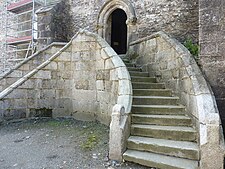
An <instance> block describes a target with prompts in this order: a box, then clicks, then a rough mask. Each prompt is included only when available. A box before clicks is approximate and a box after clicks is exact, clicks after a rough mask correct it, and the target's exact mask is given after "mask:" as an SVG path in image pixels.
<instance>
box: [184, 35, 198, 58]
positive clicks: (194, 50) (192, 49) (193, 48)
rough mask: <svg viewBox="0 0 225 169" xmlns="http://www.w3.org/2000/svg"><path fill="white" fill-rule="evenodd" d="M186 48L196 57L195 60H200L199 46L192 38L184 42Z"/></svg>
mask: <svg viewBox="0 0 225 169" xmlns="http://www.w3.org/2000/svg"><path fill="white" fill-rule="evenodd" d="M184 46H185V47H186V48H187V49H188V50H189V51H190V53H191V54H192V55H193V56H194V58H195V59H198V53H199V46H198V44H196V43H193V41H192V39H191V38H188V39H187V40H186V41H185V42H184Z"/></svg>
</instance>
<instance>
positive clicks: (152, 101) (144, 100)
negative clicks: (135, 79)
mask: <svg viewBox="0 0 225 169" xmlns="http://www.w3.org/2000/svg"><path fill="white" fill-rule="evenodd" d="M178 101H179V98H178V97H163V96H133V104H134V105H143V104H144V105H177V104H178Z"/></svg>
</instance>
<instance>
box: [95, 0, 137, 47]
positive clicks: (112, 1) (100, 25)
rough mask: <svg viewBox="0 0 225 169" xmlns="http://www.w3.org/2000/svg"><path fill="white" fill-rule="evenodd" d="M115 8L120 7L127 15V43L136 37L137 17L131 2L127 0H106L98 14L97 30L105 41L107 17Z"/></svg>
mask: <svg viewBox="0 0 225 169" xmlns="http://www.w3.org/2000/svg"><path fill="white" fill-rule="evenodd" d="M116 9H122V10H123V11H124V12H125V13H126V15H127V21H126V24H127V44H129V43H130V42H131V41H133V40H135V39H136V33H135V32H136V22H137V17H136V13H135V10H134V7H133V5H132V3H131V2H130V1H128V0H108V1H107V2H106V3H105V4H104V5H103V6H102V8H101V10H100V12H99V15H98V21H97V32H98V34H99V35H100V36H101V37H103V38H104V39H105V40H106V41H107V30H108V27H109V25H108V19H109V17H110V15H111V14H112V12H113V11H115V10H116ZM108 42H109V41H108Z"/></svg>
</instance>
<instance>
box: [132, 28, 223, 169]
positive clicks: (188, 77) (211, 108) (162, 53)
mask: <svg viewBox="0 0 225 169" xmlns="http://www.w3.org/2000/svg"><path fill="white" fill-rule="evenodd" d="M129 56H130V58H131V59H132V60H133V62H135V63H137V64H139V65H140V66H141V67H142V69H143V70H146V71H148V72H149V74H150V75H154V76H156V77H157V79H158V81H162V82H165V83H166V87H167V88H171V89H173V91H174V93H173V94H174V95H177V96H179V97H180V99H181V104H184V105H185V106H186V109H187V110H186V111H187V113H189V115H190V116H191V117H192V118H193V121H194V122H195V123H196V128H197V130H198V131H199V147H200V150H201V160H200V167H201V168H222V165H223V154H224V152H223V148H222V146H221V145H223V144H224V141H223V139H222V135H223V134H222V128H221V124H220V117H219V113H218V109H217V105H216V102H215V98H214V95H213V93H212V92H211V89H210V87H209V86H208V84H207V82H206V81H205V79H204V77H203V74H202V72H201V71H200V69H199V67H198V65H197V64H196V62H195V60H194V58H193V57H192V56H191V54H190V53H189V51H188V50H187V49H186V48H185V47H184V46H183V45H181V44H180V43H179V42H178V41H176V40H175V39H172V38H170V37H169V36H168V35H166V34H165V33H163V32H158V33H155V34H153V35H152V36H150V37H147V38H143V39H140V40H138V41H135V42H132V43H131V44H130V46H129ZM215 157H216V160H217V162H218V163H215V161H214V160H212V159H214V158H215Z"/></svg>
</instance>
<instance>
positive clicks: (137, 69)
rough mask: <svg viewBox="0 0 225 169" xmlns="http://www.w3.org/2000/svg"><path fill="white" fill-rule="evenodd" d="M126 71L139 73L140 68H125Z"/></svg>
mask: <svg viewBox="0 0 225 169" xmlns="http://www.w3.org/2000/svg"><path fill="white" fill-rule="evenodd" d="M127 70H128V71H135V72H136V71H137V72H141V68H139V67H127Z"/></svg>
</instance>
